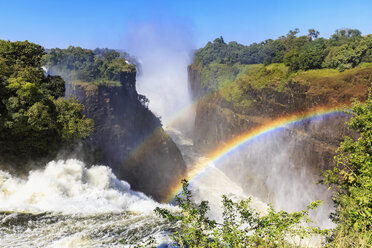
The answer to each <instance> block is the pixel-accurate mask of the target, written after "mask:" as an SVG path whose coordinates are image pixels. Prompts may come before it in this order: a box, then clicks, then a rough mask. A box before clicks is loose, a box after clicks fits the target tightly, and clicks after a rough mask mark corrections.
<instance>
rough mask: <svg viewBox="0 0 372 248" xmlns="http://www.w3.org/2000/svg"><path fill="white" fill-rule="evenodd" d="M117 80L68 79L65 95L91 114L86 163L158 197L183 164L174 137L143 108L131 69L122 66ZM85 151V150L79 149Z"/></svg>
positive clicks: (182, 169) (179, 173)
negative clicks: (105, 82) (108, 82)
mask: <svg viewBox="0 0 372 248" xmlns="http://www.w3.org/2000/svg"><path fill="white" fill-rule="evenodd" d="M120 82H121V86H113V85H95V84H91V83H84V82H68V84H67V89H66V90H67V92H68V96H74V97H76V98H77V99H78V100H79V102H80V103H82V104H84V106H85V114H86V116H87V117H88V118H91V119H93V120H94V131H93V134H92V135H91V137H90V138H89V141H88V144H89V146H90V153H91V154H93V155H94V156H93V158H92V157H90V158H89V159H90V160H91V161H90V162H91V163H102V164H104V165H108V166H110V167H111V168H112V170H113V172H114V173H115V174H116V175H117V177H118V178H120V179H123V180H125V181H127V182H129V183H130V185H131V186H132V188H133V189H134V190H138V191H141V192H144V193H145V194H148V195H151V196H152V197H154V198H155V199H156V200H163V198H164V196H165V195H166V194H167V190H168V188H169V185H174V184H175V183H178V182H180V180H181V179H182V178H183V175H184V173H185V170H186V166H185V163H184V161H183V158H182V155H181V153H180V151H179V150H178V148H177V146H176V145H175V143H174V142H173V141H172V140H171V138H170V137H169V136H168V135H167V134H166V133H165V132H164V130H163V129H162V126H161V123H160V120H159V119H158V118H157V117H156V116H155V115H154V114H153V113H152V112H151V111H150V110H149V109H148V108H147V103H148V102H147V101H146V98H145V97H144V96H142V95H139V94H138V93H137V91H136V88H135V73H132V72H122V73H121V75H120ZM81 155H82V156H85V154H81Z"/></svg>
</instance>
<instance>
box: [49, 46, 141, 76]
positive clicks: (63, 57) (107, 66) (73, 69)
mask: <svg viewBox="0 0 372 248" xmlns="http://www.w3.org/2000/svg"><path fill="white" fill-rule="evenodd" d="M44 62H45V65H46V67H47V68H48V70H49V72H50V73H51V74H59V75H62V76H64V77H65V78H67V79H68V80H79V81H85V82H101V81H120V75H121V73H126V72H135V65H132V64H129V63H128V62H127V60H126V59H125V58H123V57H121V54H120V53H119V52H118V51H115V50H112V49H107V48H104V49H99V48H97V49H95V50H94V51H92V50H89V49H83V48H81V47H73V46H70V47H68V48H67V49H60V48H53V49H50V51H49V52H48V54H46V55H45V58H44Z"/></svg>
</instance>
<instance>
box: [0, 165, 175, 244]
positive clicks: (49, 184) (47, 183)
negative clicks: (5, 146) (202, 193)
mask: <svg viewBox="0 0 372 248" xmlns="http://www.w3.org/2000/svg"><path fill="white" fill-rule="evenodd" d="M157 206H161V207H165V208H169V209H170V210H172V211H177V209H176V208H175V207H171V206H169V205H161V204H159V203H157V202H155V201H153V200H152V199H150V198H149V197H147V196H145V195H144V194H142V193H140V192H135V191H132V190H131V189H130V186H129V185H128V183H126V182H124V181H120V180H118V179H117V178H116V177H115V175H114V174H113V173H112V172H111V170H110V168H108V167H106V166H93V167H91V168H89V169H88V168H86V166H85V165H84V163H82V162H81V161H78V160H73V159H72V160H67V161H58V162H50V163H49V164H48V165H47V166H46V168H45V169H44V170H40V171H33V172H31V173H30V175H29V176H28V178H27V179H20V178H16V177H13V176H11V175H9V174H8V173H6V172H2V171H0V237H1V238H0V247H130V244H131V243H133V244H135V243H139V242H141V241H146V240H148V239H150V237H152V238H154V239H155V240H156V243H157V244H162V243H167V242H169V235H168V231H167V230H169V228H170V226H169V223H167V222H166V221H164V220H162V219H160V218H158V217H157V216H155V214H154V212H153V210H154V208H155V207H157Z"/></svg>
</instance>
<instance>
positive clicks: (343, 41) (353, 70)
mask: <svg viewBox="0 0 372 248" xmlns="http://www.w3.org/2000/svg"><path fill="white" fill-rule="evenodd" d="M297 33H298V30H295V31H290V32H289V33H288V34H287V35H286V36H282V37H280V38H278V39H276V40H266V41H264V42H261V43H259V44H257V43H254V44H252V45H249V46H244V45H241V44H238V43H236V42H230V43H228V44H226V43H225V42H224V40H223V38H222V37H221V38H218V39H216V40H215V41H214V42H213V43H212V42H209V43H208V44H207V45H206V46H205V47H204V48H201V49H199V50H198V51H197V52H196V54H195V60H194V64H193V65H192V66H191V68H193V69H197V70H198V71H199V72H200V73H201V84H202V85H201V86H202V87H203V88H204V90H205V91H206V93H210V92H217V93H218V94H219V95H220V96H221V97H222V98H224V100H226V101H227V102H229V103H230V105H231V106H232V108H233V109H234V110H235V111H236V112H242V111H240V110H242V109H245V110H247V109H248V108H249V107H251V106H252V103H255V102H256V103H258V104H259V103H260V101H262V99H263V98H262V97H263V96H262V94H261V91H265V90H268V89H269V91H270V92H272V94H274V95H279V94H278V93H281V92H283V90H288V87H287V86H288V85H289V84H298V85H301V87H302V88H303V89H305V88H306V89H307V91H306V94H310V95H311V94H313V95H320V94H323V95H324V96H325V97H326V98H327V99H329V101H334V102H337V101H338V100H339V99H340V98H342V96H341V95H342V94H343V95H349V96H351V97H360V96H362V95H363V96H362V97H364V99H365V97H366V89H367V88H368V86H369V84H370V83H371V81H372V76H371V75H372V63H370V62H371V61H372V57H371V53H372V35H367V36H361V33H360V32H359V31H358V30H353V29H342V30H337V31H336V32H335V34H333V35H332V36H331V37H330V38H329V39H324V38H317V37H318V35H319V33H318V32H317V31H315V30H309V34H308V35H307V36H300V37H297V36H296V35H297ZM351 85H352V87H350V86H351ZM335 89H338V90H335ZM275 92H276V93H275ZM304 93H305V92H304ZM288 94H291V93H290V92H289V93H288ZM349 100H350V97H349Z"/></svg>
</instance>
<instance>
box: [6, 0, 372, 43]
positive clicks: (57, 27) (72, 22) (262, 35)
mask: <svg viewBox="0 0 372 248" xmlns="http://www.w3.org/2000/svg"><path fill="white" fill-rule="evenodd" d="M371 10H372V1H371V0H353V1H351V0H322V1H319V0H313V1H301V0H297V1H285V0H282V1H280V0H277V1H276V0H260V1H256V0H245V1H243V0H235V1H234V0H229V1H220V0H213V1H211V0H198V1H197V0H185V1H177V0H167V1H165V0H164V1H162V0H154V1H150V0H148V1H144V0H131V1H127V0H121V1H119V0H106V1H98V0H90V1H79V0H75V1H71V0H65V1H57V0H54V1H53V0H52V1H43V0H0V39H6V40H8V39H9V40H12V41H15V40H26V39H27V40H29V41H32V42H35V43H39V44H42V45H43V46H45V47H47V48H51V47H62V48H64V47H67V46H68V45H75V46H82V47H86V48H95V47H110V48H121V49H125V46H126V40H128V36H130V35H131V34H132V33H133V32H135V31H134V30H135V28H136V27H139V26H141V25H146V24H149V23H150V24H151V23H162V24H161V25H163V27H164V28H166V27H167V25H173V29H174V28H175V27H176V28H178V29H184V30H185V31H184V33H186V34H187V35H188V36H189V37H190V39H191V40H192V43H193V46H194V47H195V48H198V47H201V46H204V45H205V43H206V42H208V41H212V40H214V39H215V38H216V37H219V36H221V35H222V36H223V37H224V39H225V41H232V40H236V41H238V42H240V43H243V44H250V43H252V42H260V41H262V40H265V39H268V38H277V37H279V36H280V35H283V34H286V33H287V32H288V30H290V29H294V28H299V29H300V30H301V32H302V33H306V32H307V30H308V29H309V28H314V29H316V30H318V31H319V32H320V34H321V36H323V37H329V36H330V35H331V34H332V33H333V32H334V31H335V29H337V28H343V27H349V28H357V29H359V30H360V31H362V33H363V34H369V33H372V17H371ZM164 23H165V25H164Z"/></svg>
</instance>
